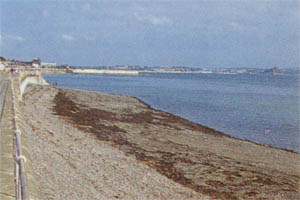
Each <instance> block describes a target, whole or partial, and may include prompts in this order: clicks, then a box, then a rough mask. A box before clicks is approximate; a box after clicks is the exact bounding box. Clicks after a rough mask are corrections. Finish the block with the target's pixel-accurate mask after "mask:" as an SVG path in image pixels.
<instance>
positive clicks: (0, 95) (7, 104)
mask: <svg viewBox="0 0 300 200" xmlns="http://www.w3.org/2000/svg"><path fill="white" fill-rule="evenodd" d="M8 85H9V81H8V78H7V77H4V76H2V75H0V199H1V200H4V199H15V182H14V158H13V147H12V145H13V133H12V113H11V98H9V97H10V94H11V90H10V89H9V88H8Z"/></svg>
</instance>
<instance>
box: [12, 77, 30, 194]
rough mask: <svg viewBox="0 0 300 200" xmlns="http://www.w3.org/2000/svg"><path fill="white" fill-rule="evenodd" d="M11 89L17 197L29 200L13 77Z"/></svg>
mask: <svg viewBox="0 0 300 200" xmlns="http://www.w3.org/2000/svg"><path fill="white" fill-rule="evenodd" d="M11 90H12V111H13V116H14V117H13V126H14V157H15V183H16V197H17V199H18V200H27V199H28V192H27V183H26V178H25V163H26V157H25V156H24V155H22V144H21V131H20V129H19V125H18V121H17V119H18V115H17V113H18V108H17V103H16V101H17V99H16V97H15V90H14V81H13V78H11Z"/></svg>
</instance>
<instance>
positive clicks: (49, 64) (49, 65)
mask: <svg viewBox="0 0 300 200" xmlns="http://www.w3.org/2000/svg"><path fill="white" fill-rule="evenodd" d="M41 66H42V67H56V63H55V62H42V63H41Z"/></svg>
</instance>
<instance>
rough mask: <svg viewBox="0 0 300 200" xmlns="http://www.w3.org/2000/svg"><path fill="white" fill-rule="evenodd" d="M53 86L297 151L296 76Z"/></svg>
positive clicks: (74, 80) (171, 77)
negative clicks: (138, 103) (124, 100)
mask: <svg viewBox="0 0 300 200" xmlns="http://www.w3.org/2000/svg"><path fill="white" fill-rule="evenodd" d="M44 78H45V79H46V80H47V81H48V82H50V83H51V82H53V81H56V82H57V83H58V86H60V87H65V88H76V89H84V90H91V91H102V92H109V93H115V94H123V95H130V96H135V97H138V98H140V99H141V100H143V101H144V102H146V103H148V104H150V105H151V106H152V107H154V108H157V109H161V110H164V111H167V112H171V113H173V114H176V115H179V116H181V117H183V118H186V119H188V120H190V121H193V122H196V123H199V124H202V125H206V126H209V127H211V128H214V129H216V130H219V131H222V132H224V133H226V134H228V135H231V136H234V137H237V138H243V139H248V140H252V141H255V142H259V143H263V144H268V145H271V146H275V147H280V148H286V149H292V150H295V151H299V135H300V133H299V124H300V123H299V77H298V76H291V75H277V76H273V75H250V74H237V75H228V74H160V73H151V74H150V73H149V74H145V75H143V76H110V75H79V74H77V75H71V74H67V75H45V76H44Z"/></svg>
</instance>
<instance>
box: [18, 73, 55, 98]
mask: <svg viewBox="0 0 300 200" xmlns="http://www.w3.org/2000/svg"><path fill="white" fill-rule="evenodd" d="M28 84H38V85H49V84H48V83H47V81H45V80H44V79H43V76H42V74H41V72H34V73H32V72H31V73H28V72H22V73H21V74H20V75H19V85H20V96H19V100H20V101H22V99H23V94H24V92H25V89H26V86H27V85H28Z"/></svg>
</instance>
